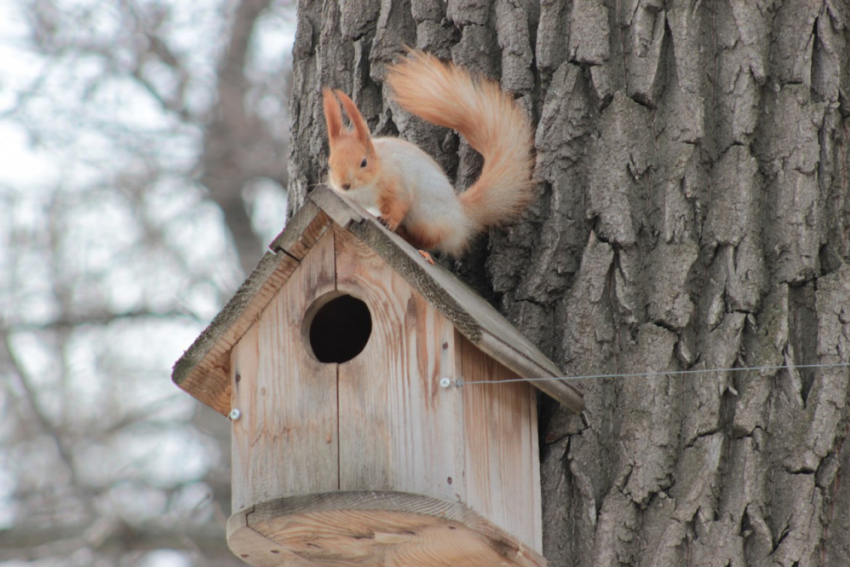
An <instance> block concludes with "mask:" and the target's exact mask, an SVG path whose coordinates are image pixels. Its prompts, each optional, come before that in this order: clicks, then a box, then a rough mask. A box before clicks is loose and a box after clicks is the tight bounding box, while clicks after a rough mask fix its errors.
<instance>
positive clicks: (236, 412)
mask: <svg viewBox="0 0 850 567" xmlns="http://www.w3.org/2000/svg"><path fill="white" fill-rule="evenodd" d="M240 417H242V412H241V411H239V409H238V408H233V409H232V410H230V413H229V414H227V418H228V419H229V420H230V421H236V420H238V419H239V418H240Z"/></svg>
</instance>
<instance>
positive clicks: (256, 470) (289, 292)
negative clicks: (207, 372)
mask: <svg viewBox="0 0 850 567" xmlns="http://www.w3.org/2000/svg"><path fill="white" fill-rule="evenodd" d="M333 240H334V239H333V232H332V231H328V232H326V233H325V235H324V236H322V237H321V239H320V240H319V241H318V242H317V243H316V244H315V246H313V248H312V249H311V250H310V253H309V254H307V256H306V257H305V258H304V260H303V261H302V262H301V264H300V266H299V267H298V269H297V270H295V272H294V273H293V274H292V275H291V277H290V278H289V281H288V282H287V285H286V286H284V287H283V288H282V289H280V290H279V292H278V294H277V296H275V298H274V299H273V300H272V301H271V302H270V303H269V305H268V307H267V308H266V310H265V311H264V312H263V313H262V315H261V316H260V318H259V320H258V321H257V322H256V324H255V325H254V326H253V327H252V328H251V331H250V332H248V333H245V335H244V336H243V337H242V339H241V340H240V341H239V343H238V344H237V345H236V347H235V348H234V349H233V353H232V381H233V382H232V384H233V386H232V392H233V400H232V402H233V407H234V408H238V409H239V410H240V411H241V413H242V416H241V418H240V419H239V420H237V421H235V422H234V423H233V441H232V461H233V464H232V466H233V508H234V509H241V508H244V507H246V506H249V505H251V504H253V503H255V502H257V501H261V500H267V499H269V498H272V497H280V496H286V495H291V494H302V493H309V492H323V491H326V490H334V489H336V488H338V486H339V477H338V465H337V457H338V425H337V369H336V365H334V364H322V363H320V362H318V361H317V360H316V359H315V358H313V357H312V355H311V354H309V349H308V347H307V344H306V341H305V338H304V336H303V335H302V331H303V329H302V325H303V322H304V314H305V312H306V311H307V310H308V309H309V307H310V306H311V304H312V303H313V302H314V301H315V300H316V299H317V298H319V297H322V296H323V295H325V294H329V293H333V292H334V242H333Z"/></svg>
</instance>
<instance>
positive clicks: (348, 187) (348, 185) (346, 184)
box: [342, 183, 351, 191]
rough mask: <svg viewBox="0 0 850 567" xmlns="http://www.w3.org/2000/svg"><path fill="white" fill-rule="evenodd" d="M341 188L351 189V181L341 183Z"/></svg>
mask: <svg viewBox="0 0 850 567" xmlns="http://www.w3.org/2000/svg"><path fill="white" fill-rule="evenodd" d="M342 188H343V189H345V190H346V191H348V190H349V189H351V183H343V184H342Z"/></svg>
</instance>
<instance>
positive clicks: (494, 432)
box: [455, 333, 543, 551]
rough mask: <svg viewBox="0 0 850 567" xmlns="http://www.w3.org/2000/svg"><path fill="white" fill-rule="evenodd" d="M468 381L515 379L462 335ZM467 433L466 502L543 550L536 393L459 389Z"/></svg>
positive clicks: (520, 387)
mask: <svg viewBox="0 0 850 567" xmlns="http://www.w3.org/2000/svg"><path fill="white" fill-rule="evenodd" d="M455 339H456V341H457V348H458V359H459V360H458V362H459V364H458V366H459V368H460V373H459V374H460V376H462V377H463V380H464V381H465V382H473V381H474V382H482V381H483V382H487V381H494V380H512V379H516V378H517V375H516V374H514V373H513V372H511V371H510V370H508V369H507V368H505V367H504V366H502V365H501V364H499V363H498V362H496V360H494V359H493V358H491V357H489V356H487V355H486V354H484V353H483V352H481V350H479V349H478V348H477V347H476V346H475V345H473V344H472V343H470V342H469V341H468V340H467V339H466V338H464V337H463V336H461V335H460V334H459V333H458V334H457V335H456V337H455ZM461 390H462V392H463V420H464V421H463V423H464V426H463V427H464V431H465V433H466V435H465V436H466V439H465V444H466V476H465V479H464V480H465V483H466V485H467V490H466V499H465V502H466V504H467V505H468V506H469V507H470V508H472V509H473V510H475V511H476V512H479V513H480V514H481V515H483V516H484V517H485V518H488V519H489V520H490V521H492V522H493V523H495V524H497V525H499V526H501V527H502V528H503V529H505V531H507V532H508V533H511V534H513V535H514V536H515V537H516V538H517V539H519V540H520V541H522V542H524V543H525V544H526V545H528V546H529V547H531V548H532V549H536V550H538V551H541V550H542V549H543V526H542V525H541V515H540V514H541V511H540V460H539V458H538V447H537V395H536V392H535V390H534V388H532V387H531V386H530V385H529V384H527V383H525V382H510V383H502V384H486V383H483V384H482V383H476V384H468V385H464V386H461Z"/></svg>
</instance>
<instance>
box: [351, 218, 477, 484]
mask: <svg viewBox="0 0 850 567" xmlns="http://www.w3.org/2000/svg"><path fill="white" fill-rule="evenodd" d="M335 236H336V248H337V290H338V291H339V292H343V293H348V294H351V295H353V296H354V297H357V298H359V299H361V300H363V301H364V302H365V303H366V304H367V306H368V307H369V310H370V312H371V315H372V336H371V338H370V339H369V342H368V344H367V345H366V348H365V349H364V350H363V352H361V353H360V354H359V355H358V356H357V357H355V358H354V359H352V360H351V361H349V362H346V363H344V364H341V365H340V369H339V400H340V416H339V419H340V436H341V438H340V489H342V490H363V489H368V490H396V491H405V492H415V493H418V494H424V495H428V496H432V497H435V498H444V499H446V500H457V499H463V498H464V496H465V495H464V488H463V487H464V484H463V466H464V465H463V463H464V459H463V429H462V425H463V420H462V413H461V412H462V405H461V404H462V400H461V396H460V395H459V394H458V392H457V391H456V390H451V389H445V388H442V387H441V386H440V385H439V383H440V378H442V377H443V376H449V377H452V378H453V377H454V371H455V361H454V352H455V349H454V329H453V327H452V325H451V323H450V322H449V321H448V320H447V319H446V318H445V317H443V316H442V315H441V314H440V313H439V312H438V311H437V310H436V309H434V308H433V307H432V306H431V305H430V304H429V303H428V301H427V300H426V299H425V298H424V297H422V295H421V294H419V293H417V292H416V291H415V290H414V289H413V288H411V287H410V285H408V284H407V282H406V281H405V280H404V278H402V277H401V276H400V275H399V274H398V273H397V272H395V271H393V270H392V269H390V267H389V266H387V264H386V262H384V261H383V260H382V259H381V258H380V257H379V256H377V255H375V254H374V253H372V251H371V250H370V249H369V248H368V247H367V246H365V245H364V244H363V243H362V242H360V241H359V240H358V239H357V238H356V237H354V236H353V235H352V234H351V233H350V232H348V231H345V230H342V229H339V228H335Z"/></svg>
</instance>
